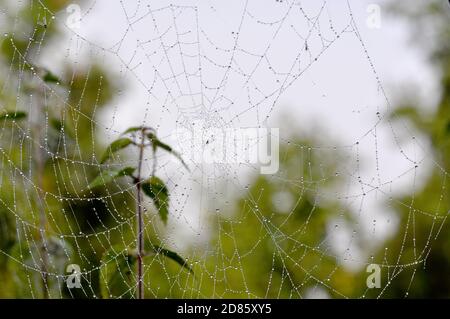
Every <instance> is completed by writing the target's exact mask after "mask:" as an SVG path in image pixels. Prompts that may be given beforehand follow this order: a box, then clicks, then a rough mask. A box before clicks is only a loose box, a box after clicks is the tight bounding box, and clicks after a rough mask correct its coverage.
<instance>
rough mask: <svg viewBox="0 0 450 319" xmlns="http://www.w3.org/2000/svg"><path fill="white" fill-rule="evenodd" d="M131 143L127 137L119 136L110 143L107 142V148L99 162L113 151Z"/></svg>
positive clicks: (103, 160) (106, 158) (104, 160)
mask: <svg viewBox="0 0 450 319" xmlns="http://www.w3.org/2000/svg"><path fill="white" fill-rule="evenodd" d="M131 143H133V142H132V141H131V140H130V139H129V138H126V137H124V138H119V139H118V140H115V141H114V142H112V143H111V144H109V146H108V148H107V149H106V152H105V153H104V154H103V156H102V159H101V161H100V163H101V164H103V163H105V162H106V161H107V160H108V159H109V158H110V157H111V155H112V154H114V153H115V152H117V151H119V150H121V149H124V148H125V147H127V146H128V145H130V144H131Z"/></svg>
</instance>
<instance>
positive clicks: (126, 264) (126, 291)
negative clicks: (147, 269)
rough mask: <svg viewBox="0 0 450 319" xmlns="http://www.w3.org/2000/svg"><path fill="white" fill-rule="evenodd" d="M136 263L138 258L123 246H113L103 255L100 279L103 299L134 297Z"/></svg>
mask: <svg viewBox="0 0 450 319" xmlns="http://www.w3.org/2000/svg"><path fill="white" fill-rule="evenodd" d="M135 262H136V257H135V256H133V254H131V253H130V252H129V251H128V249H124V248H123V246H121V245H116V246H113V247H111V248H110V249H109V250H107V251H106V252H105V253H104V254H103V257H102V260H101V268H100V278H99V281H100V292H101V294H102V297H103V298H111V297H119V296H120V297H121V298H132V297H133V291H134V289H132V287H133V286H134V285H135V284H136V280H135V278H134V276H133V268H134V264H135Z"/></svg>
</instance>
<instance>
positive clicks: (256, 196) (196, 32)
mask: <svg viewBox="0 0 450 319" xmlns="http://www.w3.org/2000/svg"><path fill="white" fill-rule="evenodd" d="M449 18H450V6H449V4H448V2H447V1H443V0H432V1H426V2H425V1H407V2H406V1H403V2H401V3H399V2H398V1H397V2H396V1H350V0H349V1H333V2H331V1H299V2H296V1H287V0H280V1H272V0H270V1H269V0H266V1H230V2H223V1H222V2H221V1H181V0H180V1H173V3H172V4H168V3H166V2H165V1H160V2H158V1H143V0H142V1H126V2H125V1H106V0H102V1H90V0H86V1H79V2H77V1H64V0H54V1H50V0H48V1H43V0H42V1H22V2H20V3H19V2H15V1H6V0H5V1H1V3H0V31H1V32H0V35H1V38H0V47H1V51H0V68H1V73H0V74H1V75H0V167H1V171H0V297H2V298H134V297H135V296H136V274H135V272H136V258H135V254H134V253H135V247H136V241H135V240H136V232H135V210H136V194H135V188H134V187H133V183H132V181H131V180H129V179H127V178H125V177H124V178H117V179H115V180H114V181H113V182H112V183H107V184H105V185H103V186H102V187H95V188H89V187H88V185H89V184H90V182H91V181H92V180H93V179H94V178H95V177H96V176H97V175H98V174H99V172H102V171H104V170H105V169H110V168H120V167H124V166H135V165H137V164H136V163H137V158H138V153H137V150H136V149H133V148H131V147H130V148H127V149H126V150H122V151H119V152H117V153H115V154H114V157H113V159H112V160H111V161H110V162H108V163H106V164H105V163H101V162H100V158H101V156H102V154H103V153H104V150H105V148H106V147H107V145H108V144H109V143H111V142H112V141H113V140H115V139H117V138H118V137H119V136H120V134H121V132H123V131H124V130H126V129H127V128H128V127H130V126H137V125H145V126H151V127H153V128H155V129H156V131H157V132H158V136H159V137H160V138H161V140H164V141H166V142H167V143H168V144H170V145H171V147H173V149H174V150H182V149H183V143H184V142H183V141H180V140H179V139H178V140H177V138H176V137H175V135H174V134H173V132H174V131H175V130H176V129H177V128H180V127H182V128H188V129H193V128H194V127H193V125H194V124H193V123H199V122H201V123H203V124H202V125H203V127H202V129H204V130H205V132H206V131H207V129H209V128H223V129H225V128H249V127H250V128H279V132H280V136H279V141H280V152H279V160H280V169H279V171H278V172H277V173H276V174H273V175H261V174H260V171H259V165H256V164H252V163H241V164H233V163H228V164H227V163H220V164H205V163H196V162H194V161H192V159H190V158H189V156H188V154H183V152H180V153H181V154H180V155H181V157H183V159H184V160H185V162H186V164H187V166H188V167H189V170H186V169H185V168H183V165H181V164H180V162H179V161H177V160H175V161H173V160H171V154H170V153H167V152H164V151H158V152H157V153H156V154H153V153H151V152H147V153H145V158H144V168H143V170H144V172H145V174H147V175H150V174H153V173H154V174H155V175H157V176H158V177H159V178H161V180H162V181H164V183H165V185H166V187H167V189H168V192H169V200H168V207H169V216H168V222H167V225H166V224H164V223H163V222H162V221H161V219H160V218H159V216H158V207H157V206H155V205H154V204H153V203H152V201H151V200H149V199H148V198H147V199H146V200H145V203H144V210H145V236H144V237H145V246H146V248H147V249H148V251H149V253H148V254H146V256H145V258H144V264H145V267H144V274H145V275H144V277H145V281H144V282H145V285H144V286H145V297H146V298H263V297H268V298H405V297H413V298H448V297H449V295H450V279H449V278H450V277H449V276H448V271H449V269H450V267H449V266H450V239H449V238H450V236H449V227H448V221H447V219H448V212H449V190H448V186H447V184H448V179H449V177H448V174H447V170H448V169H449V168H450V167H449V166H450V162H449V161H450V157H449V152H450V148H449V147H450V146H449V138H450V135H449V134H450V113H449V111H448V108H449V107H450V47H449V43H450V41H449V40H450V27H449V23H448V21H449ZM6 115H8V116H6ZM205 138H206V140H208V141H209V139H214V136H206V137H205ZM207 147H208V146H207V145H205V148H207ZM155 247H162V248H164V249H168V250H167V251H162V250H158V249H154V248H155ZM167 252H169V253H167ZM70 264H76V265H79V267H80V270H81V272H82V274H81V288H72V289H69V288H68V287H67V285H66V280H67V279H68V275H69V274H70V273H68V272H67V266H68V265H70ZM371 264H376V265H379V266H380V269H381V271H380V274H381V280H380V282H381V285H380V287H376V288H369V287H368V286H367V283H366V280H367V277H368V276H369V275H370V273H368V272H367V267H368V266H369V265H371ZM189 269H191V270H192V271H189Z"/></svg>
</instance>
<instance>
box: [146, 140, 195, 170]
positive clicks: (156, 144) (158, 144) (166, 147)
mask: <svg viewBox="0 0 450 319" xmlns="http://www.w3.org/2000/svg"><path fill="white" fill-rule="evenodd" d="M151 141H152V145H153V150H156V149H157V148H158V147H159V148H162V149H163V150H165V151H166V152H169V153H171V154H172V155H173V156H175V157H176V158H178V160H179V161H180V162H181V164H183V166H184V167H185V168H186V169H187V170H188V171H189V167H188V166H187V165H186V163H185V162H184V161H183V158H182V157H181V155H180V154H178V153H177V152H176V151H174V150H173V149H172V147H170V146H169V145H167V144H165V143H163V142H161V141H160V140H158V139H157V138H156V137H153V138H152V139H151Z"/></svg>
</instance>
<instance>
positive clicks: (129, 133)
mask: <svg viewBox="0 0 450 319" xmlns="http://www.w3.org/2000/svg"><path fill="white" fill-rule="evenodd" d="M130 146H134V147H137V149H138V158H137V166H136V167H122V168H119V169H105V170H102V171H101V172H100V173H99V175H98V176H97V177H96V178H95V179H94V180H93V181H92V182H91V183H90V185H89V188H90V189H92V188H94V187H101V186H104V185H106V184H107V183H109V182H112V181H113V180H116V179H118V178H121V177H128V178H130V179H131V181H132V183H133V184H134V186H135V188H136V250H135V251H134V252H131V253H127V254H126V256H125V257H126V262H127V263H128V264H134V263H136V264H137V265H136V268H137V271H136V286H137V292H136V298H138V299H142V298H144V282H143V266H144V263H143V258H144V257H145V256H147V255H149V254H152V253H153V254H162V255H164V256H166V257H167V258H169V259H171V260H173V261H175V262H176V263H178V264H179V265H181V266H182V267H184V268H186V269H187V270H188V271H189V272H192V269H191V268H190V267H189V266H188V264H187V263H186V261H185V260H184V259H183V258H181V257H180V256H179V255H178V254H177V253H176V252H173V251H170V250H168V249H165V248H162V247H160V246H158V245H154V244H153V243H150V247H151V250H152V251H146V250H145V248H144V233H145V224H144V210H143V195H146V196H148V197H149V198H150V199H151V200H152V202H153V204H154V205H155V207H156V209H157V211H158V214H159V217H160V219H161V221H162V222H163V223H164V225H166V224H167V220H168V215H169V209H168V208H169V191H168V189H167V187H166V185H165V183H164V182H163V181H162V180H161V179H160V178H159V177H157V176H156V167H157V162H156V153H157V151H158V150H163V151H166V152H168V153H170V154H171V155H172V156H175V157H176V158H178V159H179V160H180V162H181V163H182V164H183V166H184V167H186V169H188V168H187V165H186V164H185V163H184V161H183V159H182V158H181V156H180V155H179V154H178V153H177V152H175V151H174V150H173V149H172V147H170V146H169V145H167V144H165V143H163V142H162V141H161V140H159V139H158V137H157V135H156V131H155V130H154V129H153V128H151V127H146V126H137V127H130V128H128V129H127V130H126V131H125V132H123V133H122V135H121V137H120V138H119V139H117V140H115V141H113V142H112V143H111V144H110V145H109V146H108V147H107V149H106V151H105V153H104V154H103V156H102V158H101V160H100V164H105V163H107V161H110V160H111V158H112V157H113V155H114V153H116V152H118V151H120V150H123V149H125V148H127V147H130ZM146 149H149V150H151V153H152V164H153V165H152V170H151V173H150V175H149V176H144V172H143V164H144V154H145V150H146ZM119 252H120V249H119ZM114 256H117V250H116V249H115V247H111V249H110V251H108V252H106V253H105V257H104V258H103V261H104V263H105V264H104V265H103V266H104V268H103V269H107V270H108V271H104V274H103V277H104V278H106V282H107V284H108V282H109V283H111V282H114V281H116V282H123V278H122V279H118V278H117V276H118V274H117V273H116V272H117V271H120V266H119V267H115V266H114V267H115V268H116V269H108V265H107V263H108V261H110V260H111V259H112V258H114ZM110 257H111V258H110ZM117 268H119V269H117ZM128 275H129V274H128ZM121 276H122V277H123V274H121ZM106 294H107V292H104V295H106Z"/></svg>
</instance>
